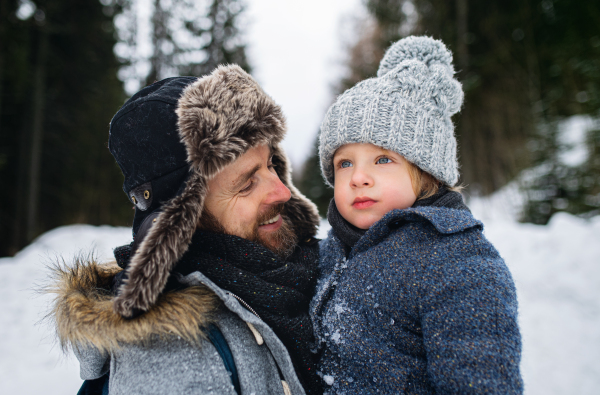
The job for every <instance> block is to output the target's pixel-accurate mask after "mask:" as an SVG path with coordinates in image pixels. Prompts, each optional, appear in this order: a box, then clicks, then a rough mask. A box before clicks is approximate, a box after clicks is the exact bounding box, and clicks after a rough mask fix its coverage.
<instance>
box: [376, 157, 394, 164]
mask: <svg viewBox="0 0 600 395" xmlns="http://www.w3.org/2000/svg"><path fill="white" fill-rule="evenodd" d="M376 163H377V164H378V165H385V164H386V163H392V160H391V159H390V158H385V157H384V158H379V159H377V162H376Z"/></svg>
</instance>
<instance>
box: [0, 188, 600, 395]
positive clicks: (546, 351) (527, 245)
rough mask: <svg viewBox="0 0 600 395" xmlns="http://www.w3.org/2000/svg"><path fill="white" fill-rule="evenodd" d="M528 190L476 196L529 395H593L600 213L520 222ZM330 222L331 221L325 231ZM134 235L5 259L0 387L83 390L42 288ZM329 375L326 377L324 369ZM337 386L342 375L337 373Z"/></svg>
mask: <svg viewBox="0 0 600 395" xmlns="http://www.w3.org/2000/svg"><path fill="white" fill-rule="evenodd" d="M519 202H520V198H519V196H518V194H517V193H516V192H515V190H511V189H510V188H507V189H504V190H502V191H500V192H499V193H497V194H495V195H493V196H492V197H491V198H488V199H478V198H472V199H470V202H469V205H470V207H471V208H472V209H473V211H474V213H475V215H476V216H477V217H478V218H481V219H482V220H483V222H484V224H485V234H486V236H487V237H488V238H489V239H490V240H491V241H492V242H493V243H494V245H495V246H496V248H497V249H498V250H499V251H500V253H501V254H502V256H503V257H504V259H505V260H506V262H507V264H508V266H509V267H510V269H511V271H512V273H513V276H514V279H515V283H516V285H517V289H518V294H519V303H520V324H521V330H522V334H523V360H522V373H523V377H524V380H525V390H526V391H525V392H526V394H527V395H542V394H543V395H570V394H578V395H588V394H589V395H591V394H597V393H598V388H600V359H598V355H600V330H599V328H600V259H599V258H600V242H599V241H598V235H599V234H600V216H597V217H593V218H591V219H589V220H584V219H581V218H578V217H574V216H571V215H569V214H564V213H561V214H557V215H555V216H554V217H553V218H552V220H551V221H550V223H549V224H548V225H547V226H538V225H531V224H520V223H518V222H516V221H515V219H514V218H515V216H516V212H517V211H518V206H519V204H520V203H519ZM328 227H329V225H328V224H327V222H326V221H324V222H323V223H322V226H321V229H320V235H322V236H323V235H325V234H326V231H327V228H328ZM130 241H131V233H130V230H129V229H127V228H112V227H108V226H101V227H93V226H88V225H75V226H69V227H62V228H58V229H54V230H52V231H50V232H48V233H46V234H44V235H43V236H41V237H39V238H38V239H37V240H36V241H34V242H33V243H32V244H31V245H30V246H28V247H27V248H25V249H24V250H23V251H21V252H20V253H19V254H17V255H16V256H15V257H14V258H2V259H0V394H34V393H41V392H44V393H46V394H49V395H58V394H74V393H76V392H77V389H78V387H79V386H80V385H81V380H80V379H79V372H78V365H77V362H76V361H75V359H74V358H73V357H65V356H63V355H62V354H61V351H60V349H59V347H58V346H57V345H56V344H55V343H54V339H53V334H52V330H51V328H49V327H48V326H46V325H38V324H36V323H38V322H39V321H40V320H41V319H42V317H43V316H44V314H45V313H46V311H47V306H48V304H49V302H50V299H49V297H48V296H45V295H38V294H36V293H35V291H34V289H35V288H36V286H37V285H38V284H40V283H42V282H43V281H44V279H45V278H46V276H47V274H48V272H47V270H46V269H45V266H44V265H45V264H47V263H48V262H51V261H52V260H54V259H57V258H59V259H60V258H63V259H65V260H66V261H67V262H69V261H70V260H72V258H73V257H74V256H76V255H78V254H84V255H85V254H89V253H90V252H91V251H95V253H96V255H97V256H98V257H99V259H101V260H106V259H110V258H111V249H112V248H113V247H115V246H119V245H122V244H125V243H128V242H130ZM324 378H325V377H324ZM327 379H329V380H330V381H331V384H333V381H334V378H333V377H327Z"/></svg>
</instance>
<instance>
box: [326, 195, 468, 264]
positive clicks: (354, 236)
mask: <svg viewBox="0 0 600 395" xmlns="http://www.w3.org/2000/svg"><path fill="white" fill-rule="evenodd" d="M412 207H413V208H416V207H447V208H453V209H456V210H467V211H468V210H469V208H468V207H467V206H466V205H465V204H464V202H463V199H462V195H461V194H460V193H458V192H454V191H451V190H449V189H448V188H446V187H440V189H439V190H438V191H437V193H436V194H435V195H433V196H430V197H428V198H425V199H419V200H417V201H416V202H415V203H414V204H413V205H412ZM327 220H328V221H329V224H330V225H331V227H332V228H333V232H334V233H335V235H336V236H337V238H338V239H340V241H341V242H342V243H343V244H344V246H345V247H346V256H347V255H348V254H349V253H350V250H351V249H352V247H354V245H355V244H356V242H358V240H359V239H360V238H361V237H362V236H363V235H364V234H365V232H366V231H367V230H366V229H359V228H357V227H356V226H354V225H352V224H351V223H350V222H348V221H346V219H344V217H342V214H340V212H339V211H338V209H337V206H336V205H335V200H334V199H331V201H330V202H329V209H328V210H327Z"/></svg>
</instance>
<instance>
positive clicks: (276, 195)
mask: <svg viewBox="0 0 600 395" xmlns="http://www.w3.org/2000/svg"><path fill="white" fill-rule="evenodd" d="M270 181H271V184H270V190H269V192H268V194H267V198H266V199H265V202H264V203H265V204H280V203H285V202H287V201H288V200H290V198H291V197H292V193H291V192H290V190H289V189H288V187H286V186H285V185H283V183H282V182H281V180H280V179H279V177H278V176H277V174H273V173H271V180H270Z"/></svg>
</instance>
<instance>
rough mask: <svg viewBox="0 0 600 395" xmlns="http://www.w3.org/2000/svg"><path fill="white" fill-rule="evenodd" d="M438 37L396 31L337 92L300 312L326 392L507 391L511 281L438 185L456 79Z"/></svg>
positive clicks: (512, 365)
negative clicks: (374, 68) (311, 292)
mask: <svg viewBox="0 0 600 395" xmlns="http://www.w3.org/2000/svg"><path fill="white" fill-rule="evenodd" d="M453 74H454V70H453V66H452V55H451V53H450V52H449V51H448V50H447V49H446V47H445V46H444V44H443V43H442V42H440V41H436V40H433V39H431V38H428V37H408V38H405V39H403V40H400V41H398V42H397V43H395V44H394V45H393V46H392V47H391V48H390V49H389V50H388V51H387V52H386V54H385V56H384V58H383V60H382V62H381V65H380V67H379V71H378V73H377V77H376V78H371V79H369V80H366V81H363V82H361V83H360V84H358V85H356V86H355V87H354V88H352V89H349V90H348V91H346V92H345V93H344V94H342V95H341V96H339V97H338V98H337V100H336V102H335V103H334V104H333V105H332V106H331V108H330V109H329V111H328V113H327V115H326V117H325V120H324V122H323V125H322V127H321V137H320V152H319V154H320V158H321V168H322V171H323V175H324V177H325V179H326V181H327V182H328V183H329V184H330V185H333V186H334V191H335V192H334V196H335V197H334V199H333V200H332V202H331V204H330V206H329V212H328V215H327V217H328V220H329V222H330V224H331V226H332V230H331V231H330V233H329V237H328V238H327V239H326V240H324V241H322V242H321V245H320V248H321V253H320V259H321V270H322V274H321V278H320V280H319V284H318V286H317V294H316V296H315V298H314V299H313V301H312V303H311V316H312V319H313V322H314V327H315V332H316V335H317V337H318V339H319V344H318V348H319V351H320V352H321V359H320V363H319V374H320V375H321V376H322V377H323V379H324V381H325V383H326V384H327V385H326V393H330V394H345V393H347V394H372V393H382V394H503V395H506V394H520V393H522V391H523V384H522V380H521V377H520V373H519V360H520V353H521V338H520V335H519V328H518V324H517V298H516V291H515V286H514V284H513V280H512V278H511V275H510V272H509V271H508V268H507V267H506V265H505V263H504V261H503V260H502V258H501V257H500V255H499V254H498V252H497V251H496V250H495V249H494V247H493V246H492V245H491V243H490V242H489V241H488V240H486V238H485V237H484V235H483V233H482V230H483V225H482V223H481V222H479V221H477V220H476V219H474V218H473V216H472V215H471V212H470V211H469V209H468V208H467V207H466V206H465V205H464V204H463V202H462V197H461V195H460V194H459V193H458V192H456V190H455V189H454V188H452V186H454V185H455V184H456V183H457V181H458V170H457V167H458V166H457V160H456V140H455V137H454V131H453V129H454V127H453V124H452V121H451V119H450V117H451V116H452V115H453V114H455V113H457V112H458V111H459V109H460V107H461V105H462V100H463V92H462V87H461V85H460V83H459V82H458V81H456V80H455V79H454V78H453Z"/></svg>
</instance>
